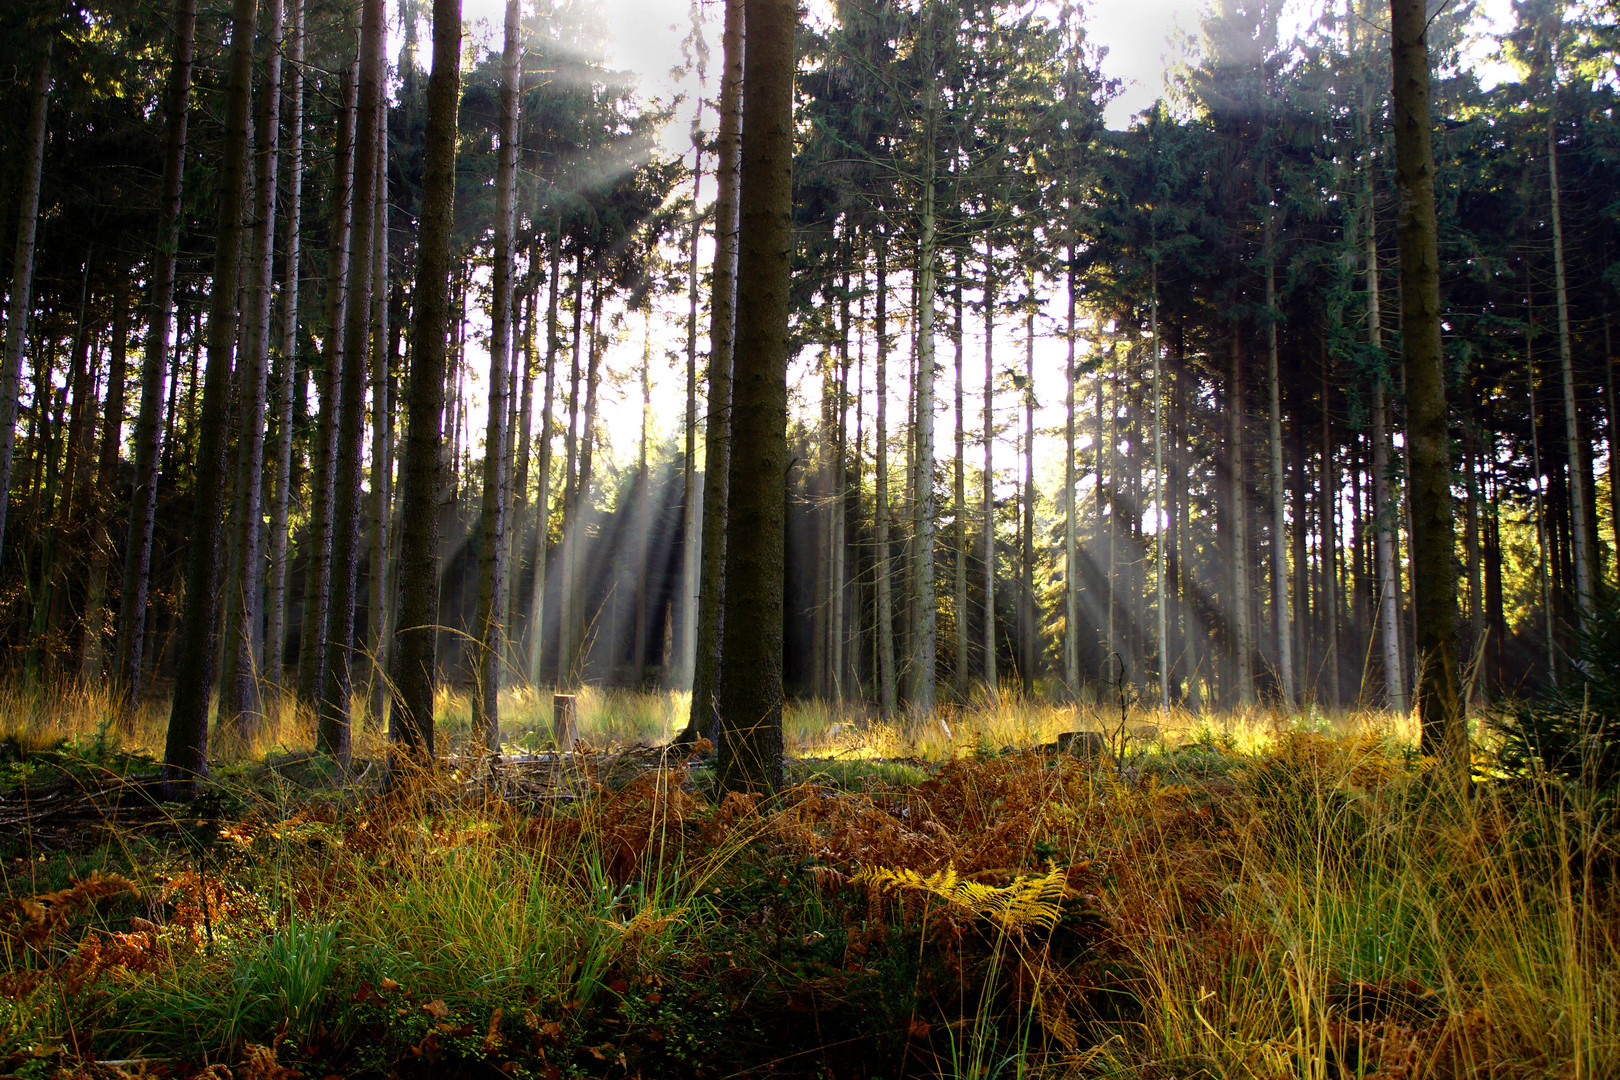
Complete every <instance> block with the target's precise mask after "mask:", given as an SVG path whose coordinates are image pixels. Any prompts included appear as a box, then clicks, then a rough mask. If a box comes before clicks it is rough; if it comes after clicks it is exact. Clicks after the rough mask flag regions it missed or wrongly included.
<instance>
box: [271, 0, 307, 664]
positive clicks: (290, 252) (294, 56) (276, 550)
mask: <svg viewBox="0 0 1620 1080" xmlns="http://www.w3.org/2000/svg"><path fill="white" fill-rule="evenodd" d="M291 2H292V12H291V23H292V24H291V26H290V28H289V29H288V32H287V62H288V64H289V65H290V66H291V68H292V77H291V79H290V80H286V81H287V82H288V86H287V87H286V94H287V106H286V107H287V134H288V136H289V137H290V143H289V145H288V147H287V152H286V153H285V154H284V155H282V183H283V185H284V186H285V187H286V189H287V224H286V233H287V242H286V247H287V254H286V262H285V264H284V267H283V270H282V282H281V302H282V309H281V311H282V314H281V318H282V323H281V348H280V350H279V351H278V353H277V355H276V367H277V369H278V370H277V371H276V373H275V376H274V378H273V380H272V382H273V385H274V386H275V388H276V395H277V398H278V401H277V410H276V416H277V419H276V449H275V458H274V470H275V471H274V474H273V475H274V478H275V485H274V489H275V494H274V497H273V499H272V501H271V510H270V565H269V570H268V577H269V598H268V601H267V604H268V608H269V611H268V612H267V620H266V628H265V635H264V667H265V672H266V675H267V676H268V677H269V678H270V679H271V680H273V681H276V682H280V680H281V674H282V670H281V669H282V662H283V660H284V659H285V657H286V645H287V639H286V625H287V622H286V619H287V573H288V560H287V517H288V513H289V511H290V509H291V502H292V461H293V453H292V448H293V438H292V436H293V422H292V421H293V398H294V387H295V386H297V380H298V379H299V377H300V376H299V374H298V286H299V245H300V243H301V240H302V237H301V235H300V227H301V224H302V221H303V205H302V204H303V192H304V71H303V67H304V0H291Z"/></svg>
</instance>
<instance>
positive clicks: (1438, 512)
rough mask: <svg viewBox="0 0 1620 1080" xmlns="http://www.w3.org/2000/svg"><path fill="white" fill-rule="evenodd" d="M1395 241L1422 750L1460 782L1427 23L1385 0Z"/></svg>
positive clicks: (1416, 7) (1411, 9) (1463, 739)
mask: <svg viewBox="0 0 1620 1080" xmlns="http://www.w3.org/2000/svg"><path fill="white" fill-rule="evenodd" d="M1390 14H1391V39H1392V47H1393V56H1394V64H1393V82H1394V98H1393V105H1394V111H1393V122H1394V127H1395V187H1396V191H1397V193H1398V195H1399V197H1400V213H1399V216H1398V219H1397V223H1396V236H1397V239H1398V241H1399V247H1400V265H1401V358H1402V362H1403V364H1404V366H1405V370H1406V403H1407V447H1408V452H1409V453H1410V456H1411V467H1410V471H1409V474H1408V480H1407V483H1408V491H1409V499H1410V503H1411V514H1412V594H1413V596H1412V600H1413V608H1414V614H1415V619H1416V623H1417V641H1416V646H1417V658H1418V659H1417V673H1418V674H1417V697H1418V704H1419V710H1420V712H1421V717H1422V721H1421V722H1422V740H1421V741H1422V749H1423V752H1424V753H1425V754H1428V755H1431V756H1434V757H1439V758H1442V759H1444V760H1445V761H1446V762H1447V763H1448V765H1449V767H1450V768H1451V770H1452V772H1453V773H1454V775H1455V778H1456V780H1457V781H1458V783H1459V784H1460V785H1466V783H1467V780H1468V728H1467V724H1466V722H1465V720H1464V717H1463V710H1462V701H1461V693H1460V687H1459V683H1458V672H1457V575H1456V569H1455V567H1454V566H1453V548H1454V545H1455V533H1454V524H1453V522H1454V509H1453V507H1452V500H1451V445H1450V441H1449V437H1448V432H1447V413H1446V384H1445V370H1444V366H1443V363H1442V359H1441V349H1440V257H1439V239H1438V231H1437V227H1436V223H1435V209H1434V147H1433V134H1432V128H1433V121H1432V119H1431V117H1430V112H1429V46H1428V39H1427V32H1428V17H1427V13H1426V10H1425V6H1424V3H1423V0H1390Z"/></svg>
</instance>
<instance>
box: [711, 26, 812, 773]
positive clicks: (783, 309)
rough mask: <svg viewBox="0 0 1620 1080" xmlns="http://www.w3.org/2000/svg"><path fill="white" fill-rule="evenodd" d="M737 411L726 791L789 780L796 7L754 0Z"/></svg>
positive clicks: (729, 519) (747, 66)
mask: <svg viewBox="0 0 1620 1080" xmlns="http://www.w3.org/2000/svg"><path fill="white" fill-rule="evenodd" d="M745 11H746V16H745V18H746V24H747V27H748V55H747V57H746V59H745V61H744V75H743V95H744V101H743V131H742V145H743V149H744V154H743V158H742V177H741V183H740V185H739V189H740V190H739V199H738V202H739V207H740V218H741V230H740V240H741V242H740V244H739V250H738V263H737V280H738V285H739V288H738V296H737V349H736V380H735V383H734V386H733V390H734V395H735V396H734V399H733V400H734V404H735V405H736V408H735V410H734V412H733V416H732V429H731V435H732V439H733V450H734V453H733V454H732V455H731V472H730V475H729V489H730V498H729V500H728V506H727V516H726V583H727V587H726V599H725V627H726V633H725V642H724V648H725V650H726V656H725V659H724V660H723V661H722V662H721V683H720V702H721V710H720V716H721V723H722V725H723V726H724V729H725V738H724V740H723V741H722V743H721V746H720V768H719V776H718V780H719V787H720V790H722V791H763V792H775V791H776V790H777V788H778V787H780V785H781V782H782V568H783V528H784V524H785V519H786V509H787V506H786V503H787V500H786V482H787V470H788V457H787V359H788V306H789V304H788V277H789V265H790V261H791V256H792V250H793V243H792V240H793V238H792V211H793V116H792V106H793V69H794V50H793V38H794V30H795V28H796V25H797V22H798V8H797V6H796V5H795V4H794V3H793V2H792V0H745Z"/></svg>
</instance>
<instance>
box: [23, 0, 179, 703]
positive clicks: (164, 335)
mask: <svg viewBox="0 0 1620 1080" xmlns="http://www.w3.org/2000/svg"><path fill="white" fill-rule="evenodd" d="M196 28H197V3H196V0H179V6H178V9H177V11H176V13H175V25H174V44H173V46H172V47H171V51H172V53H173V57H174V58H173V60H172V61H171V63H170V67H169V80H168V85H167V86H166V87H165V88H164V113H165V125H166V134H165V139H166V141H165V144H164V149H163V194H162V196H161V198H160V199H159V202H158V228H157V238H156V243H155V244H154V245H153V257H152V282H151V288H150V292H149V294H148V313H147V320H146V327H147V331H146V346H145V349H144V355H143V356H142V358H141V403H140V407H139V411H138V412H137V414H136V418H135V445H134V449H135V484H134V490H133V491H132V492H131V494H130V504H129V505H130V509H129V536H128V539H127V540H126V542H125V547H124V583H123V589H122V593H123V596H122V600H121V602H120V604H119V610H118V660H117V663H116V665H115V670H114V673H113V686H114V689H115V692H117V693H119V694H120V696H121V698H122V701H123V703H124V707H123V708H122V709H120V711H119V725H120V726H121V727H122V728H124V729H125V730H128V729H129V728H130V727H131V726H132V721H133V719H134V707H135V705H136V703H137V702H139V700H140V696H141V674H142V672H143V670H144V666H145V665H144V661H145V656H144V653H145V644H146V607H147V596H148V590H149V587H150V581H151V568H152V532H153V525H154V523H155V521H156V519H157V482H158V465H159V463H160V458H161V448H162V438H163V424H162V420H163V417H162V413H163V381H164V377H165V375H166V374H167V372H168V367H169V321H170V318H171V316H172V313H173V309H174V277H175V261H176V250H177V248H178V247H179V241H180V188H181V182H182V180H183V179H184V167H185V147H186V118H187V114H188V112H189V104H190V100H191V63H192V52H193V43H194V41H195V36H196ZM8 370H9V369H8ZM176 382H177V383H178V377H177V378H176ZM0 393H4V395H5V397H4V400H5V401H14V400H16V395H15V394H14V393H12V392H11V390H10V388H8V389H6V390H5V391H0ZM3 407H4V406H3V404H0V408H3ZM170 415H171V416H172V415H173V409H172V408H171V409H170ZM4 427H5V430H7V431H9V430H11V427H12V425H9V424H8V425H4Z"/></svg>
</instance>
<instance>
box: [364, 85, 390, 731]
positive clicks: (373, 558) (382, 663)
mask: <svg viewBox="0 0 1620 1080" xmlns="http://www.w3.org/2000/svg"><path fill="white" fill-rule="evenodd" d="M382 64H383V69H382V71H381V75H382V76H383V77H386V75H387V59H386V58H385V59H384V60H383V61H382ZM376 154H377V157H376V166H375V167H376V170H377V185H376V192H375V193H374V194H375V197H374V199H373V200H372V201H373V205H374V209H373V211H372V213H373V215H374V216H373V218H372V224H371V245H372V246H371V320H370V321H371V492H370V496H371V551H370V553H369V556H370V557H369V561H370V566H369V567H368V568H367V576H368V578H369V580H370V585H371V590H370V592H371V595H370V597H369V600H370V603H369V608H370V610H369V611H368V612H367V618H366V654H367V665H366V666H367V669H368V671H367V678H366V682H367V685H368V693H367V695H366V697H367V701H368V712H369V713H370V721H369V722H370V723H371V725H372V727H373V730H377V731H380V730H382V725H383V723H384V721H385V720H386V717H387V713H388V701H389V693H388V680H387V679H386V678H385V677H384V676H385V674H386V673H387V671H388V645H389V642H390V641H391V640H392V635H391V634H389V632H388V622H389V616H390V615H391V614H392V610H393V608H392V605H391V604H390V603H389V599H390V596H389V589H388V555H389V552H390V551H391V550H392V545H391V544H390V542H389V535H390V529H389V510H390V507H391V505H392V500H393V468H394V402H393V400H392V398H393V384H392V380H391V379H390V377H389V375H390V372H389V364H390V362H391V360H392V356H391V350H390V348H389V327H388V305H389V288H388V269H389V267H388V100H387V95H386V94H382V95H379V97H378V100H377V147H376Z"/></svg>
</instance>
